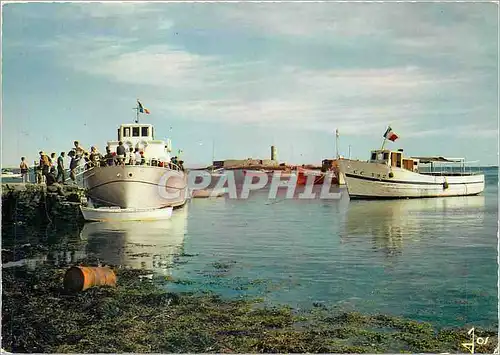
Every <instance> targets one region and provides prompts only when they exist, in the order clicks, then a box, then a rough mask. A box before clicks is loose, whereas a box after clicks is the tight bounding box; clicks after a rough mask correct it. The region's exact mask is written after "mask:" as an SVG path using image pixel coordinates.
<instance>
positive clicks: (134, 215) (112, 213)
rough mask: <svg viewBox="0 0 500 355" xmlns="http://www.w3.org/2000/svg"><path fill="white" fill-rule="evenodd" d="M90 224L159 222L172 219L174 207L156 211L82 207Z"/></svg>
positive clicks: (84, 215)
mask: <svg viewBox="0 0 500 355" xmlns="http://www.w3.org/2000/svg"><path fill="white" fill-rule="evenodd" d="M80 210H81V211H82V214H83V218H84V219H85V220H86V221H89V222H125V221H159V220H166V219H170V217H172V210H173V208H172V207H166V208H156V209H140V210H139V209H133V208H128V209H121V208H89V207H83V206H81V207H80Z"/></svg>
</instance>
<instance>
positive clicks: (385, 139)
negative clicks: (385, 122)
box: [380, 126, 391, 150]
mask: <svg viewBox="0 0 500 355" xmlns="http://www.w3.org/2000/svg"><path fill="white" fill-rule="evenodd" d="M389 127H391V126H388V127H387V129H389ZM386 141H387V137H386V136H385V134H384V141H383V142H382V147H381V148H380V150H384V145H385V142H386Z"/></svg>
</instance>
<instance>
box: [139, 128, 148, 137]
mask: <svg viewBox="0 0 500 355" xmlns="http://www.w3.org/2000/svg"><path fill="white" fill-rule="evenodd" d="M148 136H149V127H142V132H141V137H148Z"/></svg>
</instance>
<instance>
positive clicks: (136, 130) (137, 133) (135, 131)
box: [132, 127, 139, 137]
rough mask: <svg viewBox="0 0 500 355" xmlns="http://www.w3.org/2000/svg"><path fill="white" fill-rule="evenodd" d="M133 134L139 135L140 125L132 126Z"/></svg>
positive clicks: (134, 135)
mask: <svg viewBox="0 0 500 355" xmlns="http://www.w3.org/2000/svg"><path fill="white" fill-rule="evenodd" d="M132 136H133V137H139V127H132Z"/></svg>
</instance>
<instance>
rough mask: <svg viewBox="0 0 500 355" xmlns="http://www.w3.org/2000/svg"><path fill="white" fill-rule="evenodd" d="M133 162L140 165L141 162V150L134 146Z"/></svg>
mask: <svg viewBox="0 0 500 355" xmlns="http://www.w3.org/2000/svg"><path fill="white" fill-rule="evenodd" d="M134 154H135V163H136V164H137V165H140V164H141V160H142V155H141V152H139V148H135V153H134Z"/></svg>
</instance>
